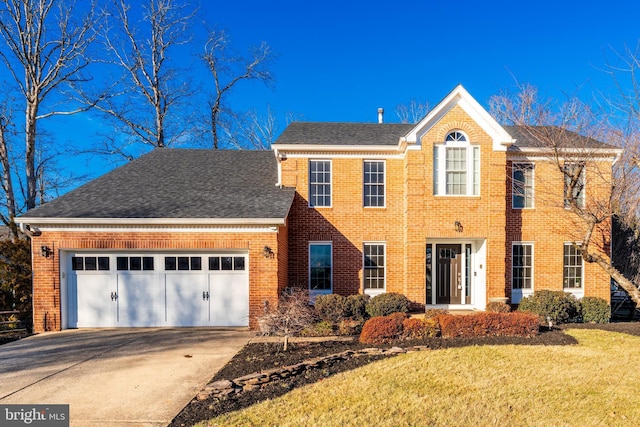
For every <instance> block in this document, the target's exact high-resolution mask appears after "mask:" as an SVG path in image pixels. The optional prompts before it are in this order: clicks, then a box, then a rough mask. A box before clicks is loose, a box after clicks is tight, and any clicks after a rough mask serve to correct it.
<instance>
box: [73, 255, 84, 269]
mask: <svg viewBox="0 0 640 427" xmlns="http://www.w3.org/2000/svg"><path fill="white" fill-rule="evenodd" d="M71 269H72V270H75V271H79V270H84V258H82V257H81V256H74V257H72V258H71Z"/></svg>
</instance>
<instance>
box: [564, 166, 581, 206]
mask: <svg viewBox="0 0 640 427" xmlns="http://www.w3.org/2000/svg"><path fill="white" fill-rule="evenodd" d="M563 172H564V207H565V208H570V207H571V206H573V205H574V203H575V205H576V206H577V207H579V208H583V207H584V205H585V204H584V200H585V199H584V186H585V165H584V163H565V164H564V167H563Z"/></svg>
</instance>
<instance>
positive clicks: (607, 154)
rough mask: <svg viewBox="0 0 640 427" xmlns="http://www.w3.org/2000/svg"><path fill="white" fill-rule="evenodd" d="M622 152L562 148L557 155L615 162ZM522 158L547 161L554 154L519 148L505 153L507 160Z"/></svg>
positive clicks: (619, 150)
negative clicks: (581, 156) (544, 159)
mask: <svg viewBox="0 0 640 427" xmlns="http://www.w3.org/2000/svg"><path fill="white" fill-rule="evenodd" d="M623 152H624V150H623V149H621V148H563V149H562V150H560V151H559V153H558V154H560V157H564V156H562V154H567V155H574V156H575V155H577V156H580V155H583V156H584V157H585V158H593V159H594V160H596V159H602V160H612V161H613V162H617V161H618V159H619V158H620V156H621V155H622V153H623ZM523 156H525V157H537V158H547V159H548V158H551V157H554V156H555V153H554V151H553V150H550V149H546V148H537V147H521V148H519V149H518V151H510V152H508V153H507V157H508V158H516V157H523Z"/></svg>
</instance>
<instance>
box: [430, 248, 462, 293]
mask: <svg viewBox="0 0 640 427" xmlns="http://www.w3.org/2000/svg"><path fill="white" fill-rule="evenodd" d="M461 251H462V245H459V244H458V245H436V304H461V303H462V267H463V265H462V254H461V253H460V252H461Z"/></svg>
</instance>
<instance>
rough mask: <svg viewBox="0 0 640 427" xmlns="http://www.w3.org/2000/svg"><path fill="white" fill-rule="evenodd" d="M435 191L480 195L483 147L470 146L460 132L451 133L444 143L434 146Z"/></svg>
mask: <svg viewBox="0 0 640 427" xmlns="http://www.w3.org/2000/svg"><path fill="white" fill-rule="evenodd" d="M433 193H434V194H435V195H446V196H479V195H480V146H478V145H471V144H470V143H469V140H468V139H467V136H466V135H465V134H464V133H462V132H460V131H453V132H450V133H449V134H448V135H447V136H446V138H445V142H444V144H436V145H434V147H433Z"/></svg>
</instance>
